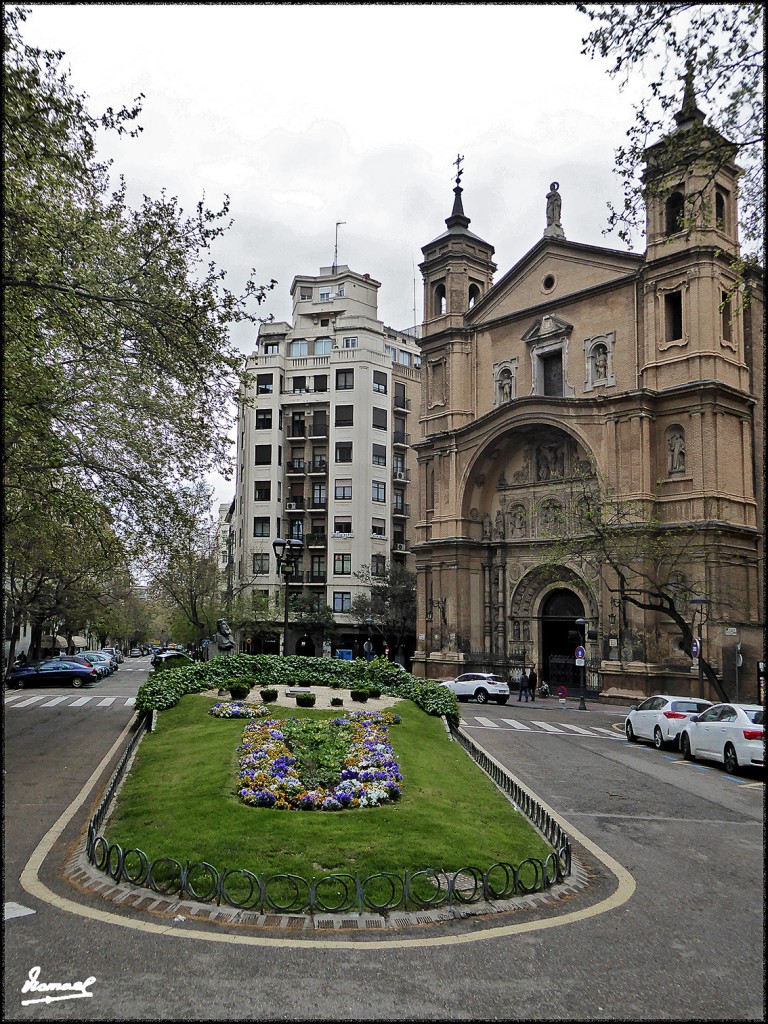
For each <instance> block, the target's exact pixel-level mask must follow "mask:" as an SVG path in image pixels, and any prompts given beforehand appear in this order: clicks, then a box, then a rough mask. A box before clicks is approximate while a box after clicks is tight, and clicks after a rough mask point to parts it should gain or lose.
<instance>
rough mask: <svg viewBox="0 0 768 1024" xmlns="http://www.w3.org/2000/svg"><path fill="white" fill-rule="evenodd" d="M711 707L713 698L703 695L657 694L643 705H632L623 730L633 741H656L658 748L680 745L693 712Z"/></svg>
mask: <svg viewBox="0 0 768 1024" xmlns="http://www.w3.org/2000/svg"><path fill="white" fill-rule="evenodd" d="M711 707H712V701H711V700H704V699H703V698H701V697H676V696H674V695H670V694H664V693H656V694H654V695H653V697H649V698H648V699H647V700H644V701H643V703H642V704H638V705H637V706H635V705H633V706H632V707H631V708H630V709H629V714H628V715H627V717H626V718H625V720H624V732H625V733H626V736H627V739H628V740H629V742H630V743H634V742H635V740H653V745H654V747H656V749H657V750H661V749H662V747H664V746H665V745H666V744H667V743H674V744H677V742H678V738H679V736H680V733H681V731H682V729H683V726H684V725H685V724H686V723H687V722H688V720H689V719H690V717H691V715H698V714H700V713H701V712H702V711H706V710H707V708H711Z"/></svg>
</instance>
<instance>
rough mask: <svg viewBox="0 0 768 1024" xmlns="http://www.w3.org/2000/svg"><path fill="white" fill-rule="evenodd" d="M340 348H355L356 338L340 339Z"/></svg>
mask: <svg viewBox="0 0 768 1024" xmlns="http://www.w3.org/2000/svg"><path fill="white" fill-rule="evenodd" d="M341 347H342V348H357V338H342V341H341Z"/></svg>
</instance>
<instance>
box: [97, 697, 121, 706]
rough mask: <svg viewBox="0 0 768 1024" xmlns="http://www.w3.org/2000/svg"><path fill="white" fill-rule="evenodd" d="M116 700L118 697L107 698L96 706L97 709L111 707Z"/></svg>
mask: <svg viewBox="0 0 768 1024" xmlns="http://www.w3.org/2000/svg"><path fill="white" fill-rule="evenodd" d="M116 700H117V697H105V698H104V699H103V700H100V701H99V703H98V704H97V705H96V707H97V708H108V707H109V706H110V704H114V703H115V701H116Z"/></svg>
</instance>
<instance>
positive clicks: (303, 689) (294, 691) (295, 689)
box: [285, 686, 312, 697]
mask: <svg viewBox="0 0 768 1024" xmlns="http://www.w3.org/2000/svg"><path fill="white" fill-rule="evenodd" d="M300 693H312V690H311V689H310V688H309V687H308V686H289V687H288V689H287V690H286V691H285V696H286V697H296V696H297V695H298V694H300Z"/></svg>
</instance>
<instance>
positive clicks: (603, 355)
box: [592, 345, 608, 380]
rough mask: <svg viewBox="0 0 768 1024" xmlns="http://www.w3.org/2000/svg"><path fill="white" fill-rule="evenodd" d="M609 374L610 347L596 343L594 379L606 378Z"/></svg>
mask: <svg viewBox="0 0 768 1024" xmlns="http://www.w3.org/2000/svg"><path fill="white" fill-rule="evenodd" d="M607 376H608V349H607V348H606V347H605V345H595V347H594V348H593V349H592V379H593V380H605V379H606V377H607Z"/></svg>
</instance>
